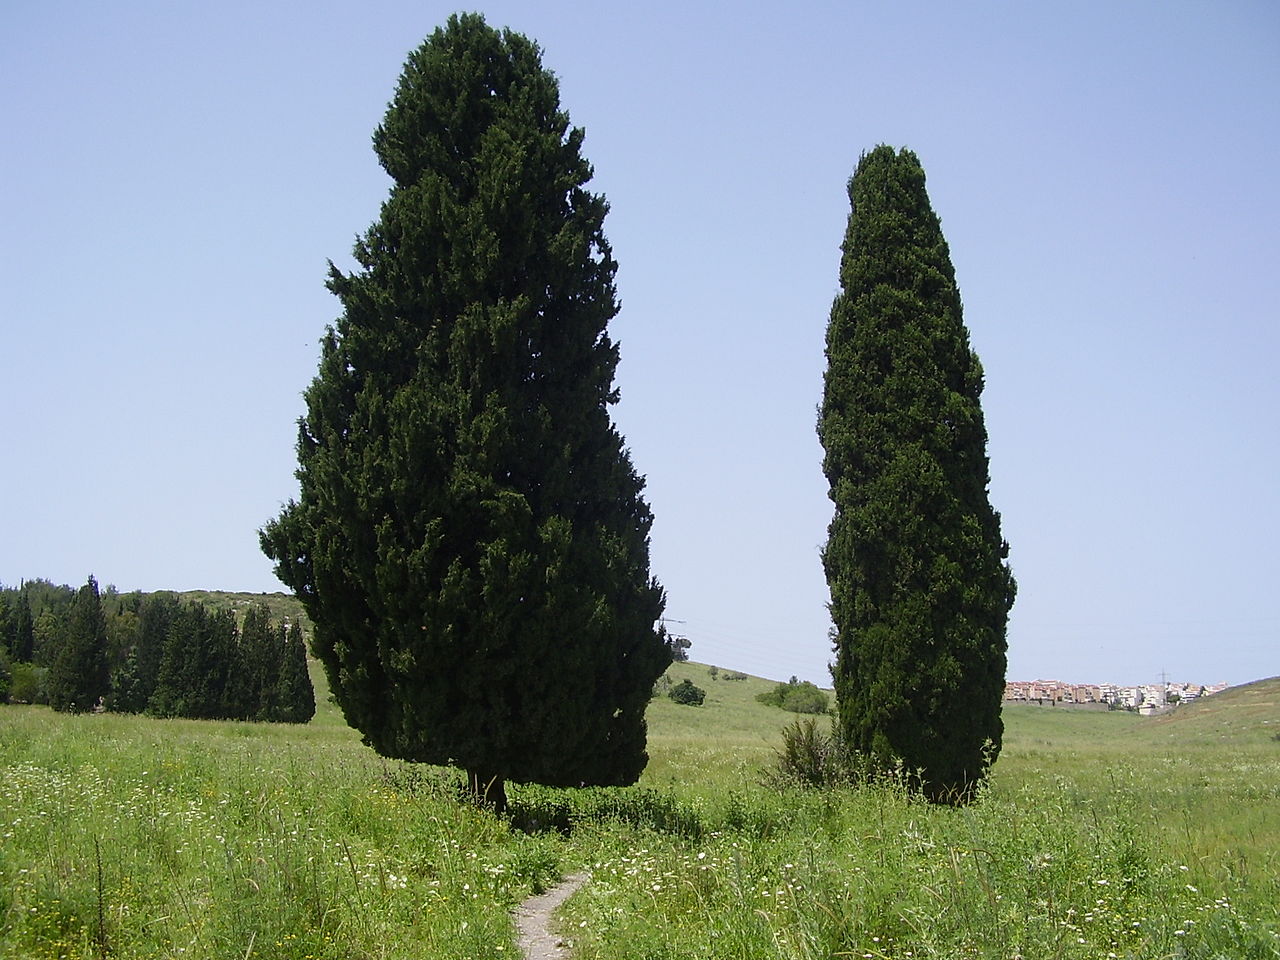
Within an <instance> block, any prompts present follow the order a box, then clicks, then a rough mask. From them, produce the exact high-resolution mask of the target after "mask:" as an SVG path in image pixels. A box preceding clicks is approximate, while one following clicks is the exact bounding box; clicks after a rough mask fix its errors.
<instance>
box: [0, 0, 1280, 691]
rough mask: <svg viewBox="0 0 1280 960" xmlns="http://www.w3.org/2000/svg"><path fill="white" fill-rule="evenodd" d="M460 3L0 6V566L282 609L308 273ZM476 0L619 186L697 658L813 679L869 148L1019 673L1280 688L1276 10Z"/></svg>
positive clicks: (633, 314) (343, 243) (682, 602)
mask: <svg viewBox="0 0 1280 960" xmlns="http://www.w3.org/2000/svg"><path fill="white" fill-rule="evenodd" d="M456 9H458V8H455V7H453V6H445V5H439V4H436V3H433V2H422V0H416V2H402V3H401V2H377V0H374V2H370V3H361V4H355V3H332V2H323V0H321V2H308V3H301V2H298V3H271V2H253V3H247V2H240V0H230V2H223V3H217V4H209V3H198V4H197V3H193V2H170V0H154V2H139V0H121V2H119V3H114V4H99V3H88V2H82V3H77V2H65V0H47V2H41V3H35V2H30V0H13V2H10V3H7V4H6V5H5V15H4V28H3V30H0V135H2V136H3V139H4V144H5V145H4V148H3V149H2V150H0V409H3V415H4V428H3V431H2V434H0V436H3V443H2V445H0V449H2V450H3V460H2V461H0V505H2V509H3V514H2V516H3V521H2V523H0V582H4V583H7V584H11V585H12V584H16V583H17V582H18V581H19V580H20V579H22V578H32V577H44V578H48V579H51V580H54V581H55V582H65V583H70V584H72V585H75V584H79V583H83V582H84V579H85V578H86V576H87V575H88V574H89V573H91V572H92V573H93V574H95V575H96V576H97V577H98V578H99V580H100V581H102V582H103V583H114V584H116V585H117V586H118V587H119V588H120V589H121V590H130V589H143V590H155V589H165V588H170V589H190V588H220V589H230V590H252V591H271V590H277V589H281V587H280V585H279V583H278V582H277V581H276V579H275V578H274V576H273V575H272V573H271V569H270V564H269V563H268V561H267V560H266V559H265V558H264V557H263V556H262V554H261V553H260V552H259V549H258V544H257V535H256V530H257V528H258V527H259V526H260V525H261V524H262V523H264V522H265V521H266V520H267V519H269V518H271V517H272V516H274V515H275V514H276V513H277V512H278V510H279V507H280V504H281V503H282V502H283V501H284V500H286V499H287V498H289V497H290V496H292V495H293V494H294V493H295V491H296V481H295V480H294V478H293V469H294V464H295V461H294V452H293V442H294V436H295V425H294V424H295V420H296V418H297V417H298V416H299V415H300V414H301V413H302V402H301V393H302V390H303V389H304V387H305V386H306V384H307V382H308V381H309V380H310V379H311V377H312V376H313V375H314V373H315V370H316V363H317V359H318V356H319V348H318V340H319V337H320V336H321V334H322V332H323V330H324V326H325V324H326V323H328V322H330V321H332V320H333V319H334V318H335V317H336V314H337V304H336V301H335V300H333V298H332V297H330V295H329V294H328V293H327V292H326V291H325V289H324V286H323V279H324V275H325V261H326V258H332V259H333V260H335V261H336V262H338V263H339V264H343V265H349V264H350V256H349V253H350V249H351V245H352V241H353V239H354V237H355V236H356V234H357V233H359V232H361V231H363V230H364V229H365V228H366V227H367V226H368V224H369V223H370V222H371V221H372V220H373V219H375V218H376V216H377V214H378V207H379V204H380V203H381V201H382V199H383V197H384V196H385V194H386V190H387V187H388V180H387V178H386V176H385V175H384V174H383V172H382V171H381V169H380V168H379V167H378V166H377V163H376V160H375V158H374V156H373V153H372V150H371V149H370V135H371V133H372V131H373V129H374V127H375V126H376V125H377V123H378V122H379V120H380V119H381V116H382V113H383V110H384V109H385V106H386V103H387V100H388V99H389V98H390V96H391V94H392V91H393V88H394V85H395V82H396V78H397V76H398V74H399V72H400V68H401V65H402V63H403V61H404V57H405V55H406V54H407V53H408V52H409V50H410V49H412V48H413V47H415V46H417V45H418V44H419V43H420V42H421V41H422V40H423V39H424V38H425V37H426V36H427V35H428V34H429V33H430V32H431V31H432V30H433V29H434V28H435V27H436V26H437V25H439V24H441V23H443V22H444V21H445V20H446V19H447V17H448V15H449V14H450V13H451V12H454V11H455V10H456ZM463 9H465V8H463ZM482 12H484V13H485V15H486V16H487V18H488V20H489V22H490V23H492V24H494V25H497V26H510V27H511V28H513V29H515V30H518V31H520V32H523V33H525V34H527V35H529V36H530V37H532V38H534V39H535V40H537V41H538V42H539V43H540V44H541V45H542V47H543V49H544V51H545V63H546V65H547V66H548V67H549V68H551V69H552V70H553V71H555V73H556V74H557V75H558V76H559V77H560V80H561V99H562V103H563V105H564V107H565V108H566V109H567V110H568V112H569V114H570V116H571V118H572V120H573V122H574V123H575V124H576V125H579V126H582V127H584V128H585V129H586V142H585V146H584V152H585V153H586V155H587V157H588V158H589V159H590V160H591V161H592V163H593V164H594V166H595V170H596V178H595V181H594V186H595V188H596V189H597V190H598V191H600V192H603V193H604V194H605V195H606V196H607V197H608V199H609V201H610V203H611V205H612V212H611V213H610V215H609V218H608V220H607V221H606V230H607V232H608V235H609V237H610V239H611V241H612V243H613V247H614V253H615V256H616V258H617V260H618V262H619V274H618V287H619V291H620V295H621V299H622V304H623V309H622V313H621V314H620V315H619V317H618V318H617V319H616V320H615V322H614V324H613V326H612V332H613V334H614V335H615V336H616V337H617V338H618V339H619V340H620V341H621V343H622V364H621V367H620V369H619V378H618V385H619V387H620V388H621V390H622V402H621V404H620V405H619V406H618V407H616V408H615V416H616V418H617V421H618V423H619V426H620V428H621V430H622V431H623V433H624V435H625V436H626V437H627V440H628V443H629V446H630V447H631V450H632V453H633V456H634V459H635V462H636V465H637V467H638V468H639V470H640V471H641V472H642V473H644V474H646V475H647V476H648V481H649V486H648V495H649V498H650V502H651V504H652V506H653V509H654V513H655V515H656V523H655V526H654V532H653V544H652V560H653V570H654V573H655V574H656V575H657V576H658V577H659V578H660V579H661V580H662V581H663V583H664V584H665V585H666V588H667V593H668V614H669V616H670V617H671V618H672V619H674V620H679V621H685V622H684V623H682V624H680V628H681V629H683V630H684V631H685V632H686V633H687V634H688V636H689V637H690V639H691V640H692V641H693V651H692V652H693V656H694V658H695V659H699V660H703V661H707V662H711V663H716V664H719V665H721V666H724V667H727V668H736V669H741V670H746V671H749V672H752V673H757V674H763V675H766V676H771V677H778V678H785V677H787V676H790V675H791V674H797V675H799V676H800V677H802V678H806V679H814V680H818V681H819V682H823V683H825V682H827V673H826V664H827V662H828V660H829V659H830V649H829V645H828V640H827V627H828V618H827V613H826V608H825V603H826V599H827V595H826V584H825V581H824V579H823V575H822V570H821V565H820V561H819V548H820V545H821V544H822V542H823V541H824V539H825V536H826V524H827V522H828V520H829V518H830V513H831V505H830V503H829V501H828V500H827V497H826V484H825V481H824V479H823V477H822V473H821V468H820V463H821V450H820V448H819V446H818V443H817V439H816V437H815V433H814V424H815V411H816V406H817V403H818V399H819V396H820V393H821V380H822V373H823V368H824V364H825V360H824V357H823V335H824V331H825V327H826V322H827V316H828V312H829V310H830V306H831V301H832V298H833V296H834V295H835V293H836V289H837V283H838V280H837V268H838V260H839V245H840V241H841V238H842V235H843V232H844V227H845V223H846V220H847V217H848V214H849V205H848V199H847V195H846V193H845V186H846V181H847V179H848V177H849V175H850V174H851V173H852V171H853V168H854V166H855V164H856V163H857V160H858V156H859V154H860V153H862V152H863V151H865V150H868V149H870V148H871V147H873V146H875V145H876V144H878V143H882V142H884V143H889V144H892V145H894V146H909V147H911V148H912V149H913V150H915V151H916V152H917V154H918V155H919V156H920V159H921V161H922V162H923V164H924V166H925V170H926V172H927V174H928V178H929V190H930V195H931V197H932V200H933V205H934V209H935V210H936V211H937V212H938V214H939V216H940V217H941V218H942V225H943V230H944V232H945V234H946V237H947V240H948V242H949V243H950V246H951V252H952V258H953V261H954V263H955V266H956V271H957V275H958V278H959V282H960V286H961V291H962V294H963V297H964V302H965V319H966V322H967V324H968V326H969V329H970V331H971V334H972V340H973V345H974V347H975V349H976V350H977V351H978V353H979V355H980V356H981V358H982V361H983V364H984V366H985V368H986V373H987V390H986V393H985V395H984V401H983V403H984V409H985V411H986V416H987V426H988V430H989V433H990V438H991V439H990V445H989V453H990V457H991V473H992V483H991V497H992V500H993V503H994V504H995V506H996V508H997V509H998V510H1000V511H1001V513H1002V514H1003V519H1004V530H1005V534H1006V536H1007V538H1008V539H1009V541H1010V543H1011V545H1012V553H1011V561H1012V563H1013V566H1014V569H1015V573H1016V575H1017V577H1018V580H1019V586H1020V591H1019V597H1018V602H1017V605H1016V606H1015V608H1014V611H1013V615H1012V619H1011V622H1010V628H1009V646H1010V649H1009V674H1010V677H1011V678H1017V679H1034V678H1049V677H1053V678H1057V679H1062V680H1080V681H1084V680H1095V681H1102V680H1113V681H1117V682H1148V681H1153V680H1155V679H1157V678H1158V676H1159V674H1160V672H1161V671H1167V672H1168V674H1169V675H1170V677H1171V678H1173V679H1185V680H1188V681H1198V682H1204V683H1209V682H1215V681H1223V680H1225V681H1229V682H1232V683H1240V682H1245V681H1249V680H1253V679H1258V678H1261V677H1265V676H1273V675H1276V674H1280V612H1278V609H1277V606H1278V604H1277V600H1276V597H1277V595H1280V590H1278V588H1277V582H1278V581H1280V562H1278V561H1277V556H1278V554H1277V545H1280V427H1278V426H1277V412H1278V411H1280V386H1278V384H1280V378H1278V377H1277V375H1276V369H1275V368H1276V363H1277V357H1280V333H1278V332H1277V320H1278V319H1280V230H1278V228H1277V224H1280V187H1278V184H1280V179H1278V178H1277V177H1276V170H1275V167H1276V163H1277V161H1278V160H1280V122H1278V121H1280V106H1278V105H1280V6H1277V5H1276V4H1275V3H1273V2H1271V0H1257V2H1251V0H1217V2H1213V3H1202V2H1195V3H1188V2H1180V0H1172V2H1170V0H1162V2H1126V3H1114V2H1092V0H1086V2H1081V0H1072V2H1060V0H1046V2H1043V3H1034V4H1032V3H1021V2H981V3H978V2H973V3H969V2H940V3H897V2H895V3H888V2H884V3H872V2H859V3H849V2H833V3H807V2H799V3H787V4H782V3H778V4H769V3H747V4H737V5H725V4H712V3H705V2H699V0H690V2H681V3H668V2H651V3H645V4H636V3H629V4H606V3H600V4H583V3H577V2H574V3H570V2H562V0H550V2H543V3H538V4H532V3H516V2H506V0H504V2H499V3H492V4H488V5H487V6H485V7H484V8H482Z"/></svg>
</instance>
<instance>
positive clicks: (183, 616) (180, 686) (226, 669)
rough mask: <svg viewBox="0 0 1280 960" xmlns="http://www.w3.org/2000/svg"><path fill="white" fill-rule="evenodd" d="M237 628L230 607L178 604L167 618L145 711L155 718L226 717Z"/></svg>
mask: <svg viewBox="0 0 1280 960" xmlns="http://www.w3.org/2000/svg"><path fill="white" fill-rule="evenodd" d="M238 639H239V638H238V633H237V630H236V622H235V618H234V617H233V616H232V615H231V613H230V612H222V613H215V612H211V611H210V610H209V609H208V608H207V607H204V606H203V605H201V604H196V603H184V604H181V605H180V606H179V607H178V609H177V610H176V611H175V612H174V614H173V619H172V620H171V621H170V622H169V630H168V633H167V635H166V636H165V641H164V648H163V650H162V651H161V656H160V667H159V670H158V671H157V676H156V683H155V688H154V690H153V692H152V695H151V698H150V700H149V702H148V704H147V711H148V712H149V713H152V714H155V715H156V716H160V717H190V718H192V719H195V720H214V719H228V718H229V717H230V716H234V715H235V714H236V713H238V711H235V710H228V709H227V704H226V689H227V680H228V677H230V676H232V675H234V671H235V670H236V669H238V668H239V663H238V660H239V658H238V656H237V653H238V651H237V644H238Z"/></svg>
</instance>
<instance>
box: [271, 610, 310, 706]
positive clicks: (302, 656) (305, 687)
mask: <svg viewBox="0 0 1280 960" xmlns="http://www.w3.org/2000/svg"><path fill="white" fill-rule="evenodd" d="M280 640H281V649H282V650H283V652H284V658H283V659H282V660H281V662H280V683H279V687H278V692H277V694H276V704H277V708H276V717H275V719H277V720H278V721H280V722H281V723H306V722H308V721H309V720H310V719H311V718H312V717H314V716H315V713H316V692H315V688H314V687H312V685H311V675H310V674H309V673H307V646H306V644H305V643H304V642H303V639H302V628H301V627H300V626H298V624H297V623H293V624H291V625H290V626H289V629H288V632H287V633H286V632H285V628H284V626H283V625H282V626H281V627H280Z"/></svg>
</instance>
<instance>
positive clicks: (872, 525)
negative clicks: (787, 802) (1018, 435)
mask: <svg viewBox="0 0 1280 960" xmlns="http://www.w3.org/2000/svg"><path fill="white" fill-rule="evenodd" d="M849 196H850V199H851V201H852V204H853V209H852V212H851V214H850V216H849V224H848V230H847V232H846V234H845V240H844V247H843V251H844V252H843V257H842V259H841V264H840V286H841V292H840V294H839V295H838V296H837V297H836V300H835V303H834V305H833V306H832V309H831V317H830V323H829V325H828V328H827V372H826V380H825V389H824V394H823V401H822V409H821V415H820V419H819V425H818V433H819V436H820V438H821V440H822V445H823V448H824V450H825V458H824V461H823V468H824V471H825V473H826V476H827V480H828V482H829V485H830V496H831V499H832V501H833V502H834V504H835V516H834V518H833V519H832V521H831V525H830V528H829V531H828V540H827V544H826V547H825V549H824V551H823V564H824V566H825V569H826V575H827V581H828V583H829V585H830V590H831V615H832V619H833V620H834V622H835V627H836V641H835V642H836V663H835V668H834V675H835V686H836V695H837V698H838V701H839V713H840V719H839V727H840V731H841V733H842V736H843V737H844V739H845V741H846V744H847V745H848V746H849V747H851V748H852V749H853V750H855V751H857V752H858V753H860V754H862V755H863V756H864V757H865V758H868V759H869V760H870V761H871V763H872V765H873V766H875V767H880V768H888V767H891V766H893V765H894V764H897V763H901V764H903V765H905V767H906V768H908V769H909V770H911V771H914V772H919V773H920V775H921V777H922V786H923V788H924V791H925V792H926V794H927V795H928V796H929V797H930V798H931V799H934V800H939V801H963V800H965V799H967V798H968V797H969V796H971V794H972V791H973V789H974V787H975V786H976V785H977V784H978V783H979V782H980V781H981V780H982V778H983V777H984V775H985V773H986V770H987V767H988V765H989V764H990V763H991V762H993V761H994V759H995V757H996V755H997V754H998V753H999V750H1000V742H1001V735H1002V732H1003V725H1002V722H1001V719H1000V703H1001V697H1002V695H1003V688H1004V673H1005V650H1006V642H1005V625H1006V621H1007V618H1008V611H1009V607H1010V606H1011V604H1012V603H1013V597H1014V581H1013V577H1012V574H1011V573H1010V571H1009V568H1008V565H1007V563H1006V562H1005V559H1004V558H1005V557H1006V556H1007V555H1008V546H1007V544H1006V543H1005V542H1004V540H1003V539H1002V537H1001V534H1000V518H999V514H997V513H996V512H995V511H994V510H993V509H992V508H991V504H990V502H989V499H988V495H987V486H988V479H989V477H988V467H987V454H986V443H987V433H986V427H985V424H984V421H983V416H982V408H981V405H980V403H979V397H980V395H981V392H982V386H983V377H982V367H981V365H980V364H979V362H978V358H977V356H976V355H975V354H974V352H973V350H972V349H971V348H970V346H969V335H968V331H967V330H966V328H965V326H964V321H963V318H962V315H961V303H960V292H959V289H958V287H957V286H956V281H955V272H954V270H953V268H952V265H951V257H950V253H949V251H948V249H947V244H946V241H945V240H944V239H943V235H942V229H941V226H940V224H939V221H938V218H937V216H936V215H935V214H934V212H933V209H932V207H931V206H930V204H929V197H928V194H927V193H926V191H925V175H924V170H923V168H922V167H921V165H920V162H919V160H918V159H917V158H916V156H915V154H914V153H912V152H911V151H909V150H905V149H904V150H901V151H897V152H895V151H894V150H893V149H891V148H890V147H887V146H880V147H877V148H876V149H875V150H873V151H871V152H870V153H868V154H866V155H864V156H863V157H862V159H861V161H860V162H859V164H858V167H857V171H856V172H855V173H854V175H853V178H852V179H851V180H850V182H849Z"/></svg>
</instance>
